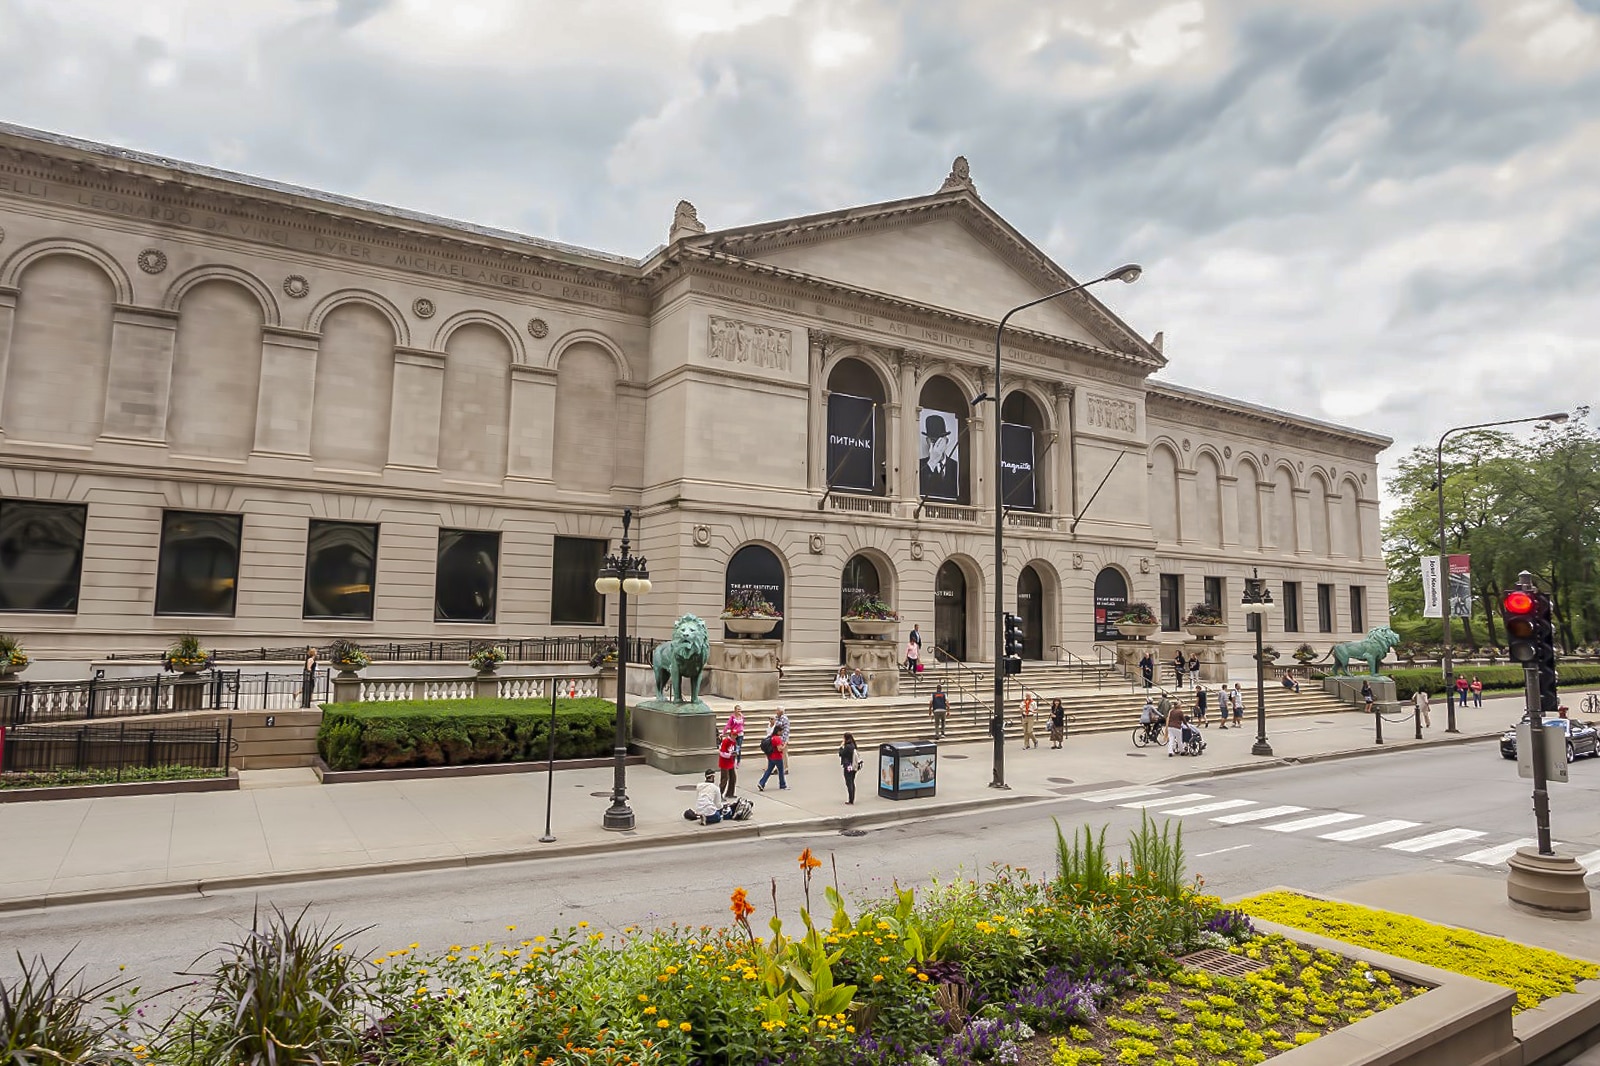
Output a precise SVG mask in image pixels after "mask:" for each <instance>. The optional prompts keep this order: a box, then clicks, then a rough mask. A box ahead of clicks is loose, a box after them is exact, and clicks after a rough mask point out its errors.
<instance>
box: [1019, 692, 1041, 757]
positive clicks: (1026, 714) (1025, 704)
mask: <svg viewBox="0 0 1600 1066" xmlns="http://www.w3.org/2000/svg"><path fill="white" fill-rule="evenodd" d="M1036 710H1037V706H1036V704H1035V703H1034V699H1033V693H1032V692H1024V693H1023V694H1022V746H1023V748H1024V749H1026V748H1037V747H1038V746H1039V738H1038V737H1036V736H1034V735H1033V720H1034V716H1035V711H1036Z"/></svg>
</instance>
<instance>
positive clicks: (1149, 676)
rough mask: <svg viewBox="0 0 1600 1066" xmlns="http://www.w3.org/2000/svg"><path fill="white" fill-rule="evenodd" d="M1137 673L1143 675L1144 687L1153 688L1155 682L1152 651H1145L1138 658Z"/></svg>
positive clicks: (1154, 659)
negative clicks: (1140, 657)
mask: <svg viewBox="0 0 1600 1066" xmlns="http://www.w3.org/2000/svg"><path fill="white" fill-rule="evenodd" d="M1139 673H1140V675H1142V676H1143V677H1144V687H1145V688H1154V687H1155V684H1156V657H1155V654H1154V653H1153V652H1148V651H1147V652H1145V653H1144V657H1143V658H1142V659H1140V660H1139Z"/></svg>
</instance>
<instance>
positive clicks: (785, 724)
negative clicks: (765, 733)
mask: <svg viewBox="0 0 1600 1066" xmlns="http://www.w3.org/2000/svg"><path fill="white" fill-rule="evenodd" d="M772 731H773V732H774V733H776V734H777V735H778V736H780V737H782V738H783V772H784V773H788V772H789V715H788V713H787V712H786V711H784V709H783V708H782V707H779V708H778V716H777V717H776V718H774V719H773V720H772Z"/></svg>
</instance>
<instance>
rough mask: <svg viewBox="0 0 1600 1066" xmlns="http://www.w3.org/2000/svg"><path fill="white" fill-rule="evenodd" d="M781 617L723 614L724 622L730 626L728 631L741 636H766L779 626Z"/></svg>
mask: <svg viewBox="0 0 1600 1066" xmlns="http://www.w3.org/2000/svg"><path fill="white" fill-rule="evenodd" d="M781 621H783V619H781V618H762V617H760V616H756V617H753V618H730V617H728V616H727V615H723V616H722V624H723V625H725V626H727V627H728V632H730V633H732V634H734V635H735V636H740V637H764V636H766V635H767V634H768V633H771V632H772V631H773V630H774V629H776V628H778V623H779V622H781Z"/></svg>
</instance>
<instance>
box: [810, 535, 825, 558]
mask: <svg viewBox="0 0 1600 1066" xmlns="http://www.w3.org/2000/svg"><path fill="white" fill-rule="evenodd" d="M827 546H828V542H827V540H826V538H824V537H823V535H822V534H821V533H813V534H811V554H812V555H821V554H822V553H823V551H824V550H825V549H826V548H827Z"/></svg>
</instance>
